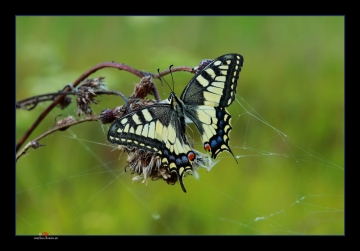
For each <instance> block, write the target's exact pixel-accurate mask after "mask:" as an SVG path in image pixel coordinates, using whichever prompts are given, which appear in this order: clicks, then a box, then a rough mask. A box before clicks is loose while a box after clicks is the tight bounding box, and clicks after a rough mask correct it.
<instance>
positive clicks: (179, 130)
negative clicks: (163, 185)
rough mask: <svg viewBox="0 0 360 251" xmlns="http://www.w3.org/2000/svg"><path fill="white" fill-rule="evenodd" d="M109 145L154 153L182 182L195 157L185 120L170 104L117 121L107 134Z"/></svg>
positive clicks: (145, 110)
mask: <svg viewBox="0 0 360 251" xmlns="http://www.w3.org/2000/svg"><path fill="white" fill-rule="evenodd" d="M107 138H108V141H110V142H111V143H114V144H118V145H126V146H130V147H135V148H138V149H142V150H145V151H150V152H153V153H156V154H157V156H159V157H160V159H161V163H162V165H165V166H169V169H170V171H171V172H176V173H177V175H178V177H179V181H180V184H181V187H182V189H183V190H184V192H186V190H185V187H184V184H183V181H182V178H183V175H184V174H185V173H186V172H187V171H190V170H192V161H193V160H194V158H195V154H194V152H193V151H192V149H191V147H190V145H189V144H188V143H187V140H186V138H185V121H184V117H183V116H182V117H181V116H179V115H178V113H177V112H176V111H175V110H174V109H173V105H171V104H163V103H161V104H155V105H152V106H146V107H144V108H141V109H139V110H136V111H134V112H132V113H130V114H127V115H126V116H124V117H121V118H119V119H118V120H116V121H115V122H114V123H113V124H112V125H111V126H110V129H109V131H108V135H107Z"/></svg>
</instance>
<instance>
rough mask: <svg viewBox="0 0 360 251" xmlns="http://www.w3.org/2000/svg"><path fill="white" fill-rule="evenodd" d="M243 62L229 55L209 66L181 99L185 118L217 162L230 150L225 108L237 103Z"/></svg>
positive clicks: (186, 89) (190, 83)
mask: <svg viewBox="0 0 360 251" xmlns="http://www.w3.org/2000/svg"><path fill="white" fill-rule="evenodd" d="M243 63H244V58H243V56H241V55H239V54H226V55H223V56H220V57H218V58H216V59H215V60H213V61H212V62H210V63H209V64H208V65H207V66H205V67H204V69H203V70H201V71H199V72H198V73H197V74H196V75H195V76H194V77H193V78H192V79H191V81H190V82H189V84H188V85H187V86H186V88H185V89H184V91H183V93H182V94H181V96H180V99H181V100H182V101H183V103H184V107H185V115H186V116H187V117H188V118H190V119H191V120H192V121H193V122H194V124H195V125H196V127H197V129H198V130H199V132H200V135H201V138H202V141H203V144H204V148H205V150H207V151H209V152H211V156H212V157H213V158H214V159H215V158H216V157H217V155H218V154H219V153H220V152H222V151H224V150H226V151H229V152H230V153H231V154H232V151H231V149H230V147H229V133H230V130H231V129H232V127H231V124H230V119H231V115H230V114H229V113H228V112H227V110H226V107H227V106H229V105H230V104H231V103H232V102H233V101H234V99H235V94H236V87H237V81H238V78H239V74H240V71H241V67H242V66H243Z"/></svg>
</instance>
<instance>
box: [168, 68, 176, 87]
mask: <svg viewBox="0 0 360 251" xmlns="http://www.w3.org/2000/svg"><path fill="white" fill-rule="evenodd" d="M173 66H174V65H170V67H169V71H170V74H171V78H172V82H173V91H174V90H175V87H174V83H175V82H174V76H173V74H172V71H171V67H173Z"/></svg>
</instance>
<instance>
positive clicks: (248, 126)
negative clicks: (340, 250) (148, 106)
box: [15, 16, 344, 235]
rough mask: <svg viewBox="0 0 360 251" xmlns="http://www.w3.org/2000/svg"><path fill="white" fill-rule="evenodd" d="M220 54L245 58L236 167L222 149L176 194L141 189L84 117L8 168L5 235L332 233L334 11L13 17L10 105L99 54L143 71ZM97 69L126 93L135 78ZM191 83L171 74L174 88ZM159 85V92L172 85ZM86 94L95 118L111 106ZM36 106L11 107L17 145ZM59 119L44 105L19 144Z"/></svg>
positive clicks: (340, 30) (69, 76)
mask: <svg viewBox="0 0 360 251" xmlns="http://www.w3.org/2000/svg"><path fill="white" fill-rule="evenodd" d="M231 52H235V53H239V54H242V55H243V56H244V59H245V63H244V67H243V69H242V72H241V75H240V79H239V82H238V88H237V101H235V102H234V103H233V105H231V107H230V108H229V109H228V110H229V112H230V113H231V114H232V117H233V118H232V125H233V130H232V132H231V141H230V145H231V148H232V150H233V152H234V154H235V155H236V156H239V158H238V159H237V161H238V164H236V162H235V161H234V159H233V158H232V156H231V155H230V154H228V153H222V154H220V156H219V157H220V158H219V159H220V161H219V163H217V164H216V165H215V166H214V168H213V169H212V170H211V171H210V172H206V170H200V171H199V174H200V180H196V179H195V178H194V177H191V176H190V177H186V178H185V186H186V188H187V191H188V192H187V193H186V194H185V193H183V192H182V190H181V188H180V186H179V184H175V185H174V186H169V185H167V184H166V183H165V182H163V181H148V185H147V186H145V185H144V184H141V183H136V182H132V180H131V179H132V177H133V176H132V175H131V174H130V172H125V173H124V166H125V162H124V158H125V156H124V155H120V154H119V151H114V150H113V145H111V144H110V143H109V142H107V140H106V132H107V129H108V125H105V126H103V125H101V124H100V123H98V122H90V123H83V124H80V125H77V126H74V127H71V128H70V129H68V130H66V131H64V132H56V133H55V134H51V135H50V136H48V137H47V138H45V139H43V140H41V141H40V143H42V144H45V145H46V146H45V147H41V148H39V149H37V150H32V149H31V150H29V152H28V153H27V155H26V156H23V157H22V158H20V160H19V161H18V162H17V165H16V193H15V195H16V234H18V235H38V233H40V232H44V231H45V232H48V233H49V234H50V235H64V234H76V235H87V234H92V235H107V234H112V235H118V234H119V235H124V234H125V235H133V234H137V235H139V234H140V235H148V234H151V235H154V234H191V235H193V234H195V235H197V234H226V235H249V234H291V235H292V234H344V17H342V16H335V17H331V16H321V17H316V16H311V17H306V16H300V17H290V16H289V17H287V16H281V17H276V16H260V17H256V16H245V17H240V16H202V17H196V16H192V17H181V16H180V17H179V16H178V17H166V16H158V17H150V16H142V17H132V16H126V17H88V16H87V17H59V16H58V17H45V16H42V17H35V16H30V17H27V16H18V17H16V100H21V99H24V98H27V97H30V96H34V95H39V94H45V93H49V92H55V91H58V90H61V89H62V88H63V87H64V86H65V85H66V84H68V83H72V82H73V81H74V80H75V79H76V78H78V77H79V76H80V75H81V74H82V73H84V72H85V71H86V70H88V69H89V68H91V67H93V66H94V65H96V64H98V63H101V62H107V61H115V62H119V63H125V64H127V65H130V66H132V67H134V68H136V69H139V70H145V71H150V72H153V73H155V72H156V71H157V69H158V68H160V69H162V70H164V69H167V68H168V67H169V66H170V65H171V64H173V65H174V66H183V65H186V66H191V67H194V66H196V65H198V64H199V62H200V61H201V60H202V59H211V58H216V57H218V56H220V55H223V54H226V53H231ZM98 76H104V77H106V78H105V81H106V82H107V84H108V88H109V89H110V90H117V91H121V92H123V93H124V94H125V95H127V96H128V95H130V94H131V93H132V91H133V88H134V84H135V83H137V82H138V81H139V79H138V78H137V77H136V76H133V75H131V74H130V73H127V72H124V71H118V70H115V69H103V70H100V71H98V72H96V73H95V74H93V75H92V76H91V77H98ZM191 77H192V75H191V74H190V73H186V72H176V73H174V79H175V92H176V93H177V94H178V95H180V94H181V92H182V90H183V88H184V87H185V85H186V84H187V83H188V82H189V80H190V78H191ZM166 79H167V80H168V82H169V83H171V78H170V76H167V77H166ZM157 84H158V88H159V91H160V94H161V96H162V98H163V99H165V98H166V97H167V96H168V94H169V92H170V91H171V90H170V89H169V88H168V87H167V86H166V85H165V87H161V85H160V83H159V82H157ZM98 99H99V100H101V101H100V103H99V104H98V105H93V106H92V107H93V110H94V112H95V113H96V114H98V113H99V112H100V111H101V110H103V109H105V108H113V107H115V106H118V105H122V104H123V101H122V99H121V98H119V97H114V96H101V97H99V98H98ZM245 102H247V104H248V105H247V106H246V107H245V108H246V109H247V111H248V112H246V110H245V109H244V107H243V106H242V104H245ZM48 105H49V103H48V104H41V105H38V106H37V107H36V108H35V109H34V110H32V111H24V110H17V111H16V142H18V140H19V139H20V138H21V136H22V135H23V134H24V133H25V131H26V130H27V129H28V128H29V126H30V125H31V124H32V123H33V122H34V121H35V119H36V118H37V117H38V116H39V114H40V113H41V112H42V111H43V110H44V109H45V108H46V107H47V106H48ZM252 109H254V110H252ZM59 114H61V115H62V117H66V116H68V115H74V116H76V115H75V114H76V107H75V105H74V102H73V104H72V105H71V106H69V107H68V108H67V109H66V110H60V109H58V108H55V109H54V110H53V111H52V112H51V113H50V114H49V115H48V116H47V117H46V119H45V120H44V121H43V122H42V123H41V125H40V126H39V127H38V128H37V129H36V130H35V131H34V132H33V133H32V135H31V136H30V138H29V139H28V140H31V139H34V138H35V137H37V136H39V135H40V134H42V133H43V132H45V131H46V130H48V129H49V128H51V127H52V126H53V125H54V119H55V117H56V116H57V115H59ZM252 115H255V116H256V117H254V116H252ZM260 117H261V118H262V119H263V121H267V123H268V124H267V123H263V122H262V121H260V120H258V119H257V118H260ZM278 130H279V131H280V132H283V133H285V134H286V135H287V136H286V137H285V136H282V137H281V135H282V134H281V133H279V131H278ZM191 135H192V136H194V140H195V144H196V146H197V148H198V149H199V150H200V151H203V150H202V147H201V142H200V138H199V137H198V134H197V132H196V131H194V133H191ZM294 142H295V143H294Z"/></svg>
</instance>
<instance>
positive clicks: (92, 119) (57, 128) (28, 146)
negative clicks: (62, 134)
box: [16, 116, 99, 161]
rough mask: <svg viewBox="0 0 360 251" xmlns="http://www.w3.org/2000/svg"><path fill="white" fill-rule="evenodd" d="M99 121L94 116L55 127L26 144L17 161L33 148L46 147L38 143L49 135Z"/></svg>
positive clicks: (17, 156) (18, 154) (17, 155)
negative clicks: (84, 123) (74, 126)
mask: <svg viewBox="0 0 360 251" xmlns="http://www.w3.org/2000/svg"><path fill="white" fill-rule="evenodd" d="M98 120H99V116H92V117H87V118H83V119H80V120H74V121H73V122H70V123H67V124H64V125H61V126H54V127H53V128H51V129H50V130H48V131H47V132H45V133H43V134H41V135H40V136H39V137H37V138H35V139H34V140H32V141H30V142H29V143H28V144H26V146H25V147H24V148H23V149H22V150H21V151H20V152H18V153H17V154H16V161H17V160H18V159H19V158H20V157H21V156H22V155H24V154H25V153H26V152H27V150H28V149H29V148H30V147H32V148H38V147H39V146H44V145H40V144H39V143H38V141H39V140H40V139H42V138H44V137H46V136H48V135H49V134H51V133H53V132H56V131H59V130H60V131H61V130H64V129H66V128H68V127H70V126H73V125H77V124H81V123H83V122H88V121H98Z"/></svg>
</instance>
